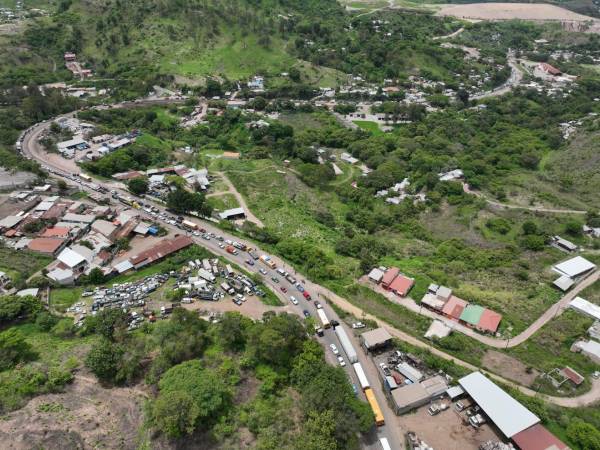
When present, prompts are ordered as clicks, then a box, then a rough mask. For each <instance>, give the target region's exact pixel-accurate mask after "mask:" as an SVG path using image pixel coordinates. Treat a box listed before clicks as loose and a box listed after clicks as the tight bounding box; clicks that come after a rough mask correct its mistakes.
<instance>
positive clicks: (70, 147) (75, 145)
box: [56, 137, 89, 154]
mask: <svg viewBox="0 0 600 450" xmlns="http://www.w3.org/2000/svg"><path fill="white" fill-rule="evenodd" d="M56 147H57V148H58V151H59V152H60V153H66V154H72V152H73V151H75V150H83V149H86V148H89V145H88V143H87V142H86V141H85V139H83V138H82V137H74V138H73V139H69V140H68V141H63V142H59V143H58V144H56Z"/></svg>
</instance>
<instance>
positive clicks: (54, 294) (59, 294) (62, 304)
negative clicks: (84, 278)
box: [50, 287, 83, 313]
mask: <svg viewBox="0 0 600 450" xmlns="http://www.w3.org/2000/svg"><path fill="white" fill-rule="evenodd" d="M82 292H83V288H79V287H71V288H59V289H52V290H51V291H50V308H52V309H55V310H56V311H59V312H61V313H64V312H65V311H66V310H67V308H68V307H69V306H71V305H73V304H74V303H76V302H77V301H79V300H80V299H81V293H82Z"/></svg>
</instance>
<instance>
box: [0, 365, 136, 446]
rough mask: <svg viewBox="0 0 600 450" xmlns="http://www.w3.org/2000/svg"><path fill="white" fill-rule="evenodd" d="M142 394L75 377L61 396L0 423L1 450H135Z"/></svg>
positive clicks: (46, 399)
mask: <svg viewBox="0 0 600 450" xmlns="http://www.w3.org/2000/svg"><path fill="white" fill-rule="evenodd" d="M144 400H145V393H144V392H143V391H141V390H139V389H135V388H113V389H104V388H103V387H101V386H100V385H99V384H98V383H97V382H96V380H95V378H94V377H93V376H91V375H83V374H81V375H77V376H76V378H75V380H74V382H73V384H72V385H70V386H69V387H68V388H67V390H66V391H65V392H64V393H61V394H48V395H41V396H39V397H35V398H34V399H32V400H31V401H30V402H29V403H28V404H27V405H26V406H25V407H24V408H21V409H19V410H18V411H14V412H12V413H9V414H6V415H5V416H4V417H3V420H2V421H0V448H2V449H14V450H29V449H32V448H43V449H45V450H71V449H83V448H98V447H102V448H119V449H125V450H128V449H131V450H135V449H136V448H137V447H138V444H139V434H138V430H139V429H140V428H141V427H142V421H143V411H142V405H143V402H144Z"/></svg>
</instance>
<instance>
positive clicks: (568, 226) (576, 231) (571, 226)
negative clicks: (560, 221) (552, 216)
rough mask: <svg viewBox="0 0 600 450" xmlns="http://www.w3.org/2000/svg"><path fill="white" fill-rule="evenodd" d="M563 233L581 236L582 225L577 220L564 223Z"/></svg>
mask: <svg viewBox="0 0 600 450" xmlns="http://www.w3.org/2000/svg"><path fill="white" fill-rule="evenodd" d="M565 233H567V234H570V235H571V236H581V235H582V234H583V223H581V222H580V221H579V220H575V219H573V220H569V221H568V222H567V223H565Z"/></svg>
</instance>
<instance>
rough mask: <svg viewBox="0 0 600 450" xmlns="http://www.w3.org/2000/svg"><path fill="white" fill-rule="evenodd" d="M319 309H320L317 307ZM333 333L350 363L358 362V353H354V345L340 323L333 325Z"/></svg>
mask: <svg viewBox="0 0 600 450" xmlns="http://www.w3.org/2000/svg"><path fill="white" fill-rule="evenodd" d="M319 311H321V310H320V309H319ZM335 334H337V337H338V339H339V340H340V344H342V348H343V349H344V351H345V352H346V356H347V357H348V360H349V361H350V362H351V363H352V364H354V363H355V362H358V355H357V354H356V350H354V346H353V345H352V342H351V341H350V338H349V337H348V335H347V334H346V331H345V330H344V329H343V328H342V326H341V325H339V326H337V327H335Z"/></svg>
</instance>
